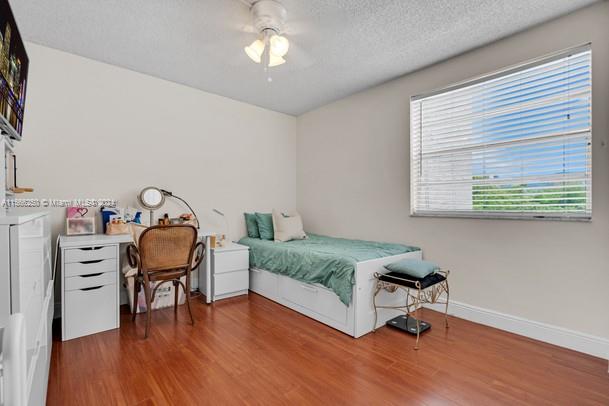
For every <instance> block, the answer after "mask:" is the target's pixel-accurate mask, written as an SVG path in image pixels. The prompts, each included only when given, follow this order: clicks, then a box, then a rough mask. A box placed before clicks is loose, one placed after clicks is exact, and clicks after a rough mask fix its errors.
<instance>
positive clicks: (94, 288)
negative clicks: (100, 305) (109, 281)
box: [80, 285, 104, 291]
mask: <svg viewBox="0 0 609 406" xmlns="http://www.w3.org/2000/svg"><path fill="white" fill-rule="evenodd" d="M103 287H104V286H103V285H101V286H93V287H90V288H82V289H80V290H85V291H86V290H96V289H99V288H103Z"/></svg>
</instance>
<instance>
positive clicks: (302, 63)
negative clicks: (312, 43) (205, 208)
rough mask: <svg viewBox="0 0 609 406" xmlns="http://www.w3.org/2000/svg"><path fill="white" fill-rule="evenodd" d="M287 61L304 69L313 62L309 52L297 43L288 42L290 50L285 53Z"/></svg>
mask: <svg viewBox="0 0 609 406" xmlns="http://www.w3.org/2000/svg"><path fill="white" fill-rule="evenodd" d="M286 61H287V63H288V64H289V63H292V64H293V65H294V67H296V68H298V69H306V68H309V67H311V66H312V65H313V64H314V63H315V59H314V58H313V57H312V56H311V54H310V53H308V52H307V51H305V50H304V49H303V48H302V47H301V46H300V45H299V44H296V43H293V42H291V43H290V51H289V52H288V54H287V55H286Z"/></svg>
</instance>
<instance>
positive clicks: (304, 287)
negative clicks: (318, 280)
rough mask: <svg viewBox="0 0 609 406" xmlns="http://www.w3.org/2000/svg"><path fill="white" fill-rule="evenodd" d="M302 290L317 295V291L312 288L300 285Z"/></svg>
mask: <svg viewBox="0 0 609 406" xmlns="http://www.w3.org/2000/svg"><path fill="white" fill-rule="evenodd" d="M300 287H301V288H303V289H304V290H308V291H309V292H313V293H317V289H315V288H312V287H310V286H307V285H300Z"/></svg>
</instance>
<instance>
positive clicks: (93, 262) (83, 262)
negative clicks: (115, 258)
mask: <svg viewBox="0 0 609 406" xmlns="http://www.w3.org/2000/svg"><path fill="white" fill-rule="evenodd" d="M102 261H103V259H92V260H90V261H80V263H81V264H99V263H100V262H102Z"/></svg>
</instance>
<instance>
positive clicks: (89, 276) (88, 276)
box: [78, 272, 103, 278]
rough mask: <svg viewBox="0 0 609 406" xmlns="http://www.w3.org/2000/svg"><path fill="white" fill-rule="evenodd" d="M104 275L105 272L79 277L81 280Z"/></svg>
mask: <svg viewBox="0 0 609 406" xmlns="http://www.w3.org/2000/svg"><path fill="white" fill-rule="evenodd" d="M102 274H103V272H98V273H91V274H89V275H78V276H80V277H81V278H91V277H93V276H99V275H102Z"/></svg>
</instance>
